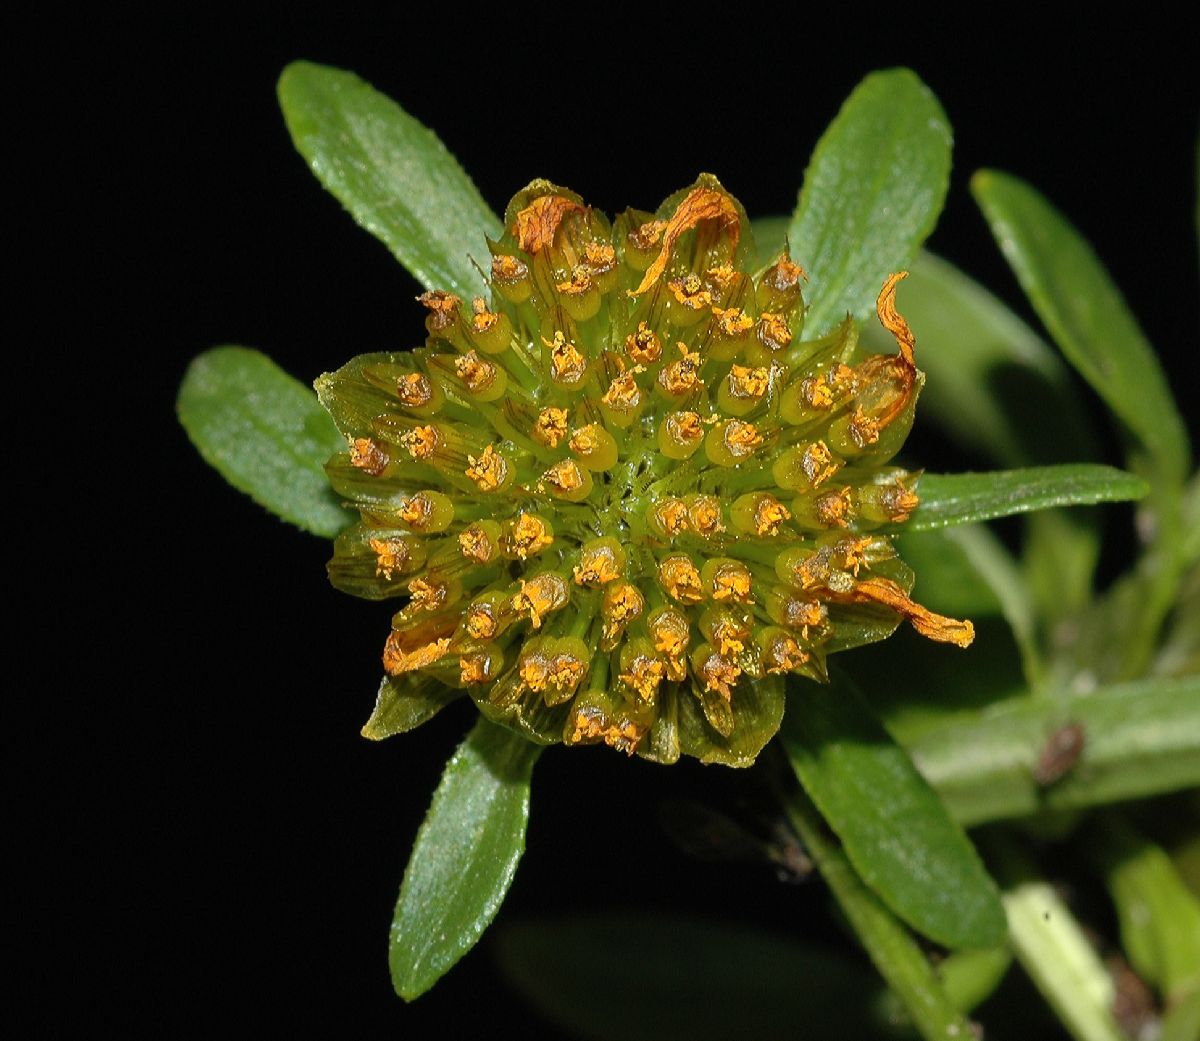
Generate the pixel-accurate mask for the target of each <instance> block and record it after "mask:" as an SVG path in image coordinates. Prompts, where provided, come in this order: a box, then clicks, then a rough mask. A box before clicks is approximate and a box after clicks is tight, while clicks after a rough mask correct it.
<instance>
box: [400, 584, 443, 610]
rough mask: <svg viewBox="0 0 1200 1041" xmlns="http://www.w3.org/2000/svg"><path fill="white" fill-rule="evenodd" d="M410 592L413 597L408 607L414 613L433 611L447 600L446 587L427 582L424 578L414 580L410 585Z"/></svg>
mask: <svg viewBox="0 0 1200 1041" xmlns="http://www.w3.org/2000/svg"><path fill="white" fill-rule="evenodd" d="M408 592H409V595H410V596H411V597H412V599H411V600H409V603H408V606H409V607H410V608H411V609H412V610H414V611H432V610H433V609H434V608H435V607H438V606H439V605H440V604H441V603H442V601H443V600H445V599H446V587H445V586H443V585H440V584H434V583H432V582H427V581H426V580H425V579H423V578H414V579H413V580H412V581H411V582H409V584H408Z"/></svg>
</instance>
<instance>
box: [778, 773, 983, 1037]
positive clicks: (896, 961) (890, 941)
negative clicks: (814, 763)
mask: <svg viewBox="0 0 1200 1041" xmlns="http://www.w3.org/2000/svg"><path fill="white" fill-rule="evenodd" d="M792 788H793V789H794V790H793V791H791V792H790V793H789V794H788V795H787V796H786V797H785V799H784V808H785V810H786V812H787V815H788V819H789V820H790V821H791V822H792V825H793V827H795V829H796V831H797V832H798V833H799V835H800V838H801V840H802V841H803V842H804V847H805V849H807V850H808V852H809V854H810V855H811V856H812V859H813V862H814V863H815V864H816V865H817V870H818V871H820V872H821V876H822V877H823V878H824V879H825V881H826V883H828V885H829V888H830V890H831V891H832V893H833V896H834V899H835V900H837V903H838V906H839V907H840V908H841V909H842V912H843V913H844V914H845V915H846V918H847V920H848V921H849V922H850V925H851V927H852V928H853V929H854V932H855V935H856V936H857V937H858V939H859V942H861V943H862V945H863V947H864V948H866V951H867V954H868V956H869V957H870V959H871V963H872V964H873V965H874V966H875V968H876V969H878V970H879V974H880V975H881V976H882V977H883V978H884V980H885V981H886V982H887V985H888V986H889V987H890V988H891V989H892V990H893V991H894V992H895V994H896V996H897V997H898V998H899V999H900V1001H901V1002H902V1003H903V1005H904V1008H905V1010H906V1011H907V1013H908V1015H909V1018H910V1019H911V1020H912V1023H913V1025H914V1026H915V1027H916V1028H917V1029H918V1030H919V1031H920V1032H921V1036H922V1037H923V1038H925V1039H926V1041H945V1039H946V1038H955V1037H957V1038H962V1037H966V1036H968V1034H969V1032H970V1027H969V1025H968V1024H967V1021H966V1019H965V1018H964V1017H963V1015H962V1013H961V1012H960V1011H959V1009H957V1008H956V1007H955V1006H954V1005H953V1003H952V1002H951V1001H950V999H949V997H948V996H947V994H946V991H945V989H944V988H943V987H942V984H941V982H940V981H939V980H938V978H937V975H936V974H935V973H934V970H933V967H932V966H931V965H930V964H929V961H928V959H927V958H926V957H925V955H924V954H923V953H922V951H921V948H920V947H919V946H918V945H917V942H916V940H915V939H914V938H913V936H912V934H911V933H909V931H908V930H907V929H906V928H905V927H904V926H903V924H901V922H900V921H899V920H898V919H897V918H896V916H895V915H893V914H892V913H891V912H890V911H889V910H888V909H887V907H885V906H884V904H883V902H882V901H881V900H880V899H879V897H878V896H877V895H876V894H875V893H873V892H872V891H871V890H870V889H868V888H867V886H866V885H864V884H863V880H862V879H861V878H860V877H859V876H858V874H857V873H856V872H855V870H854V868H853V867H852V866H851V863H850V861H849V860H848V859H847V857H846V854H845V853H844V852H843V850H842V848H841V847H840V846H839V845H838V843H837V841H836V840H835V839H834V838H833V837H832V836H831V835H830V834H829V832H828V829H827V828H826V827H825V822H824V821H823V820H822V819H821V815H820V813H818V812H817V808H816V807H815V806H813V804H812V803H811V802H810V801H809V800H808V798H807V797H806V796H805V794H804V792H803V791H802V790H799V789H797V788H796V786H795V785H793V786H792ZM787 1036H789V1037H791V1036H795V1031H794V1030H793V1031H792V1032H791V1033H789V1034H788V1035H787ZM816 1036H838V1034H836V1033H832V1032H827V1033H826V1034H825V1035H820V1034H818V1035H816ZM852 1036H853V1035H852Z"/></svg>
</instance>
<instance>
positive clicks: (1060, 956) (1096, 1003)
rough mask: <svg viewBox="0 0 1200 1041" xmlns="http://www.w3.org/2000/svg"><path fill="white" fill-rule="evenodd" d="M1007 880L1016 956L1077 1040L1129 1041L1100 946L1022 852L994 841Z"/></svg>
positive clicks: (999, 838) (1006, 895) (1007, 910)
mask: <svg viewBox="0 0 1200 1041" xmlns="http://www.w3.org/2000/svg"><path fill="white" fill-rule="evenodd" d="M990 848H991V849H992V851H993V853H995V854H996V857H995V859H996V860H997V861H998V862H999V865H1000V870H1001V871H1002V872H1003V877H1004V881H1005V892H1004V910H1005V913H1006V915H1007V916H1008V931H1009V938H1010V941H1011V943H1012V948H1013V952H1014V953H1015V954H1016V956H1017V960H1018V961H1020V963H1021V965H1022V966H1023V967H1024V969H1025V971H1026V972H1027V973H1028V974H1029V977H1030V979H1032V980H1033V982H1034V985H1035V986H1036V987H1037V988H1038V990H1039V991H1041V993H1042V996H1043V997H1044V998H1045V999H1046V1001H1047V1003H1048V1004H1049V1005H1050V1007H1051V1008H1053V1009H1054V1011H1055V1013H1056V1014H1057V1015H1058V1018H1059V1019H1060V1020H1061V1022H1062V1024H1063V1026H1064V1027H1065V1028H1066V1029H1067V1030H1068V1031H1069V1032H1070V1034H1071V1036H1072V1037H1074V1038H1075V1039H1076V1041H1125V1034H1124V1033H1123V1032H1122V1031H1121V1029H1120V1027H1119V1026H1118V1025H1117V1022H1116V1020H1115V1019H1114V1018H1113V1014H1112V1007H1113V1003H1114V999H1115V998H1116V989H1115V986H1114V984H1113V981H1112V977H1111V976H1110V975H1109V973H1108V970H1107V969H1106V968H1105V967H1104V963H1103V962H1101V961H1100V957H1099V955H1098V954H1097V953H1096V949H1095V947H1094V946H1093V945H1092V944H1091V942H1090V941H1089V940H1088V938H1087V935H1086V934H1085V933H1084V931H1083V928H1082V927H1081V926H1080V924H1079V922H1078V921H1076V919H1075V916H1074V915H1072V914H1071V910H1070V908H1069V907H1067V905H1066V904H1065V903H1064V902H1063V900H1062V898H1061V897H1060V896H1059V895H1058V893H1057V892H1056V891H1055V889H1054V887H1053V886H1052V885H1050V884H1049V883H1047V882H1042V881H1039V880H1037V879H1035V878H1034V877H1033V875H1032V870H1031V868H1030V867H1029V865H1028V864H1026V863H1024V857H1023V854H1021V852H1020V851H1019V849H1018V848H1017V847H1016V846H1014V845H1012V844H1011V843H1010V842H1009V841H1007V840H1005V838H1004V837H1002V836H995V837H994V838H993V841H992V844H991V847H990Z"/></svg>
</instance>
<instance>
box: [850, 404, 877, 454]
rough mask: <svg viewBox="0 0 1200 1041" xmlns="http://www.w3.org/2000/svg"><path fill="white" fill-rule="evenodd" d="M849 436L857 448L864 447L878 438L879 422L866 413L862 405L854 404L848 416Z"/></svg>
mask: <svg viewBox="0 0 1200 1041" xmlns="http://www.w3.org/2000/svg"><path fill="white" fill-rule="evenodd" d="M850 436H851V437H852V438H853V439H854V443H855V444H856V445H857V446H858V447H859V448H866V447H867V445H873V444H875V442H876V441H878V440H879V423H878V422H877V421H876V420H875V419H874V418H873V417H872V416H869V415H868V414H867V411H866V409H864V408H863V407H862V405H857V406H855V409H854V415H853V416H851V417H850Z"/></svg>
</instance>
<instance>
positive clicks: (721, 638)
mask: <svg viewBox="0 0 1200 1041" xmlns="http://www.w3.org/2000/svg"><path fill="white" fill-rule="evenodd" d="M749 635H750V633H749V632H748V631H747V629H746V627H745V626H742V625H739V624H738V623H737V622H734V621H731V620H729V619H723V620H722V621H720V622H718V623H717V624H716V625H715V626H713V639H714V640H716V641H717V649H718V650H719V651H720V652H721V655H722V657H729V656H730V655H731V654H741V653H742V651H744V650H745V649H746V643H745V641H746V639H747V637H749Z"/></svg>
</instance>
